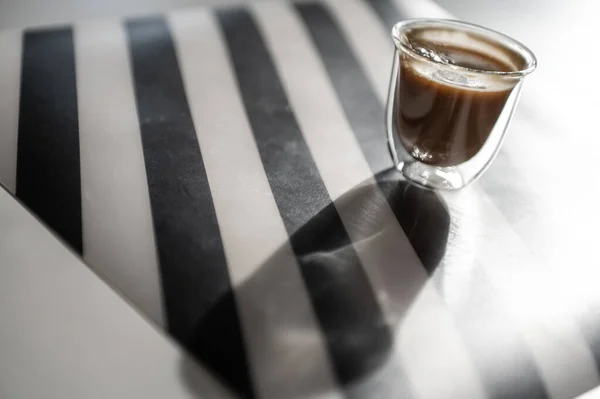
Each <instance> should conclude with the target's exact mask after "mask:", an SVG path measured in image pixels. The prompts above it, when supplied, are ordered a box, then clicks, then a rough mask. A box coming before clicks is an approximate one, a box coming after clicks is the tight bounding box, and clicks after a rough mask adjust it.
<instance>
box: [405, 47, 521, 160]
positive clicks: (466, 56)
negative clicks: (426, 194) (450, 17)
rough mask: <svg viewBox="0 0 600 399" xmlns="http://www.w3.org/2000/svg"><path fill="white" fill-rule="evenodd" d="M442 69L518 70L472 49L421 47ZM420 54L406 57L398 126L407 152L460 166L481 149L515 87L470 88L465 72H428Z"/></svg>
mask: <svg viewBox="0 0 600 399" xmlns="http://www.w3.org/2000/svg"><path fill="white" fill-rule="evenodd" d="M418 49H419V50H421V52H422V53H426V52H427V51H428V52H431V54H434V57H437V60H438V61H440V60H442V64H450V65H456V66H459V67H463V68H469V69H471V70H477V71H494V72H510V71H514V70H515V68H514V67H513V66H511V65H509V64H508V63H506V62H503V61H501V60H499V59H497V58H495V57H493V56H492V55H490V54H486V53H483V52H479V51H475V50H472V49H467V48H461V47H452V46H437V45H435V44H433V43H419V47H418ZM419 62H421V63H423V62H425V61H423V60H421V61H417V60H415V56H414V55H407V54H401V55H400V70H399V76H398V85H399V87H398V97H397V110H396V111H397V112H396V114H397V116H396V127H397V131H398V135H399V138H400V141H401V143H402V145H403V146H404V148H405V149H406V150H407V151H408V152H409V153H410V154H411V155H412V156H413V157H414V158H415V159H418V160H419V161H421V162H423V163H426V164H429V165H434V166H443V167H446V166H454V165H458V164H461V163H463V162H466V161H468V160H469V159H471V158H472V157H473V156H475V154H477V153H478V152H479V150H481V148H482V147H483V145H484V144H485V142H486V140H487V139H488V137H489V135H490V133H491V132H492V129H493V127H494V125H495V124H496V121H497V120H498V117H499V116H500V113H501V112H502V110H503V108H504V105H505V103H506V101H507V100H508V97H509V95H510V94H511V92H512V90H513V88H514V84H508V85H504V86H500V87H496V88H494V89H491V90H490V89H488V88H481V87H477V86H476V85H474V86H473V85H469V84H468V83H465V82H464V81H462V80H461V79H465V80H466V78H465V77H464V76H463V75H461V71H460V70H458V71H453V70H452V69H451V67H448V66H444V65H440V68H439V70H438V71H436V72H434V73H433V74H427V73H423V72H422V70H420V68H419Z"/></svg>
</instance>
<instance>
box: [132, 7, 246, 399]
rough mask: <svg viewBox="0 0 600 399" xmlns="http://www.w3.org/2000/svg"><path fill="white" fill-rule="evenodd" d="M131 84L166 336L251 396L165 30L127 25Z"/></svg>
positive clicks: (158, 25)
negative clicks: (134, 95)
mask: <svg viewBox="0 0 600 399" xmlns="http://www.w3.org/2000/svg"><path fill="white" fill-rule="evenodd" d="M127 34H128V40H129V47H130V54H131V63H132V70H133V80H134V86H135V94H136V102H137V110H138V117H139V121H140V129H141V135H142V146H143V151H144V160H145V164H146V174H147V179H148V188H149V194H150V203H151V207H152V217H153V221H154V230H155V235H156V244H157V247H158V248H157V249H158V255H159V259H160V270H161V276H162V285H163V293H164V303H165V307H166V314H167V320H168V325H169V330H170V332H171V333H172V334H173V335H174V337H175V338H176V339H177V340H179V341H180V342H181V343H182V344H183V345H184V346H185V347H186V348H188V349H189V350H191V351H192V352H193V353H194V355H196V356H197V357H198V358H199V359H200V360H201V361H202V362H204V363H205V364H206V365H207V366H209V367H210V368H212V369H213V370H214V371H215V372H216V373H218V374H220V375H221V376H222V377H223V378H224V379H225V380H226V381H227V383H228V384H230V385H232V386H233V387H234V388H235V389H237V390H238V391H239V392H240V393H241V394H243V395H244V396H245V397H249V396H252V387H251V382H250V377H249V372H248V363H247V359H246V355H245V351H244V345H243V338H242V333H241V328H240V325H239V319H238V312H237V309H236V305H235V300H234V296H233V293H232V287H231V283H230V280H229V275H228V271H227V264H226V259H225V255H224V251H223V244H222V242H221V236H220V232H219V226H218V224H217V218H216V215H215V209H214V206H213V201H212V197H211V192H210V188H209V185H208V181H207V177H206V171H205V169H204V164H203V162H202V155H201V152H200V148H199V145H198V141H197V138H196V133H195V130H194V126H193V122H192V118H191V114H190V110H189V106H188V103H187V99H186V95H185V91H184V86H183V82H182V79H181V75H180V71H179V65H178V62H177V57H176V54H175V49H174V45H173V41H172V39H171V35H170V32H169V29H168V27H167V25H166V23H165V22H164V20H163V19H160V18H156V19H154V18H152V19H143V20H134V21H130V22H128V23H127Z"/></svg>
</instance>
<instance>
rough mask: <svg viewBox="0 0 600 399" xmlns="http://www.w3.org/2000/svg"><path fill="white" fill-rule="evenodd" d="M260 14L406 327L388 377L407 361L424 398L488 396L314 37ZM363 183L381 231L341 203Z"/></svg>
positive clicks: (381, 292)
mask: <svg viewBox="0 0 600 399" xmlns="http://www.w3.org/2000/svg"><path fill="white" fill-rule="evenodd" d="M255 14H256V16H257V19H258V21H259V22H260V26H261V28H262V30H263V32H264V33H265V39H266V41H267V43H268V46H269V48H270V49H271V51H272V54H273V56H274V60H275V63H276V66H277V69H278V71H279V74H280V76H281V78H282V81H283V83H284V86H285V88H286V91H287V95H288V98H289V100H290V102H291V105H292V108H293V109H294V111H295V114H296V116H297V118H298V122H299V124H300V127H301V129H302V131H303V133H304V135H305V138H306V141H307V143H308V146H309V148H310V150H311V152H312V154H313V156H314V158H315V162H316V163H317V166H318V168H319V171H320V172H321V176H322V178H323V180H324V182H325V185H326V187H327V189H328V191H329V194H330V195H331V197H332V198H334V200H335V205H336V208H337V210H338V212H339V213H340V216H341V218H342V221H343V223H344V226H345V228H346V230H347V231H348V233H349V235H350V237H351V239H352V241H353V243H354V247H355V249H356V251H357V253H358V255H359V257H360V259H361V262H362V263H363V265H364V269H365V272H366V273H367V275H368V277H369V279H370V281H371V284H372V286H373V288H374V291H375V292H376V293H377V294H378V297H379V299H380V301H381V304H382V307H383V308H384V311H385V312H386V314H387V317H388V319H389V321H390V322H391V323H400V325H399V326H396V331H395V334H396V347H395V348H394V350H395V353H394V354H393V355H392V358H391V360H390V361H389V362H388V364H386V366H384V367H383V369H384V370H383V371H380V373H381V372H385V369H386V368H388V367H390V368H393V367H395V366H396V365H397V364H398V363H397V362H398V361H400V359H401V361H402V363H403V364H404V370H405V372H406V373H407V374H408V375H409V377H410V379H411V382H412V384H413V386H414V388H415V390H416V391H417V394H418V396H419V397H421V398H440V397H469V398H481V397H485V394H484V391H483V388H482V387H481V385H480V382H479V380H478V379H477V377H476V375H475V372H474V370H473V366H472V365H471V363H470V360H469V358H468V356H467V354H466V351H465V349H464V347H463V346H462V342H461V339H460V337H459V335H458V332H457V331H456V328H455V326H454V325H453V321H452V318H451V317H450V314H449V313H448V311H447V309H446V308H445V306H444V304H443V302H442V301H441V299H440V298H439V296H438V295H437V292H436V290H435V288H434V287H433V284H432V283H431V282H430V281H429V279H428V276H427V274H426V272H425V269H424V268H423V266H422V265H421V263H420V261H419V260H418V258H417V256H416V254H415V253H414V250H413V249H412V247H411V246H410V243H409V241H408V239H407V238H406V236H405V235H404V232H403V231H402V228H401V227H400V225H399V223H398V222H397V220H396V218H395V216H394V214H393V212H392V210H391V209H390V208H389V206H388V205H387V203H386V200H385V198H384V197H383V193H381V191H379V189H378V188H377V187H375V181H374V179H373V176H372V174H371V171H370V169H369V166H368V164H367V163H366V161H365V159H364V157H363V154H362V152H361V150H360V148H359V147H358V144H357V142H356V140H355V138H354V136H353V133H352V131H351V128H350V126H349V125H348V122H347V121H346V119H345V117H344V114H343V111H342V109H341V108H340V104H339V103H338V101H337V99H336V95H335V92H334V90H333V88H332V87H331V84H330V82H329V81H328V80H327V78H326V71H325V70H324V67H323V65H322V64H321V61H320V59H319V57H318V55H317V54H316V52H315V51H316V50H315V49H314V48H313V47H312V45H311V44H310V43H309V41H308V39H307V38H308V36H307V35H308V33H307V32H306V30H305V29H304V28H303V26H302V25H301V23H300V21H299V19H298V17H297V16H296V15H295V14H294V13H292V12H291V11H290V9H289V6H285V5H280V4H264V5H256V6H255ZM290 43H293V45H290ZM307 77H310V78H309V79H307ZM315 98H318V99H319V101H314V99H315ZM382 134H383V133H382ZM361 182H362V183H361ZM358 185H362V186H363V187H367V188H368V189H370V190H371V191H372V195H373V197H374V199H373V203H376V204H379V205H380V208H379V209H378V215H377V220H378V222H379V223H376V224H377V226H376V227H375V228H370V227H368V226H364V225H361V224H360V223H357V222H358V220H357V216H359V215H357V213H358V212H357V209H353V208H352V207H351V206H347V203H346V202H345V198H348V196H345V198H340V197H342V196H343V195H344V194H347V193H349V194H348V195H349V196H351V195H352V194H351V192H352V190H355V189H356V188H357V186H358ZM419 290H420V292H419ZM413 296H415V297H414V298H413ZM406 308H409V309H408V311H406Z"/></svg>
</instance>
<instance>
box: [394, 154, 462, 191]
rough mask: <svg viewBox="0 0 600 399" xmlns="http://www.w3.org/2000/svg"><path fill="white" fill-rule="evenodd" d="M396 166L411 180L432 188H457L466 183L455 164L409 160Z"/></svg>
mask: <svg viewBox="0 0 600 399" xmlns="http://www.w3.org/2000/svg"><path fill="white" fill-rule="evenodd" d="M397 168H398V170H399V171H400V173H402V175H403V176H404V177H405V178H406V179H408V180H410V181H411V182H413V183H416V184H417V185H419V186H423V187H426V188H430V189H434V190H458V189H461V188H463V187H464V186H466V185H467V183H466V182H465V180H464V179H463V177H462V175H461V174H460V172H459V170H458V168H456V167H455V166H449V167H441V166H432V165H427V164H424V163H421V162H418V161H414V162H410V161H409V162H400V163H399V164H398V166H397Z"/></svg>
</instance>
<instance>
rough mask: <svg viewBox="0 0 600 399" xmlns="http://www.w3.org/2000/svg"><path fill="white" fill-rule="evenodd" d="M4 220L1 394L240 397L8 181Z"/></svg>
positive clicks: (1, 199) (0, 236) (0, 214)
mask: <svg viewBox="0 0 600 399" xmlns="http://www.w3.org/2000/svg"><path fill="white" fill-rule="evenodd" d="M0 220H1V221H2V223H0V246H1V248H2V249H1V250H0V320H2V327H1V328H0V397H2V398H3V399H4V398H6V399H9V398H32V399H33V398H86V399H106V398H147V399H163V398H169V399H179V398H182V399H183V398H188V399H192V398H198V397H200V396H199V395H202V396H201V397H203V398H204V397H205V398H231V397H232V396H231V395H230V394H229V393H228V392H227V391H226V390H225V389H224V388H223V387H221V386H220V385H219V384H218V383H217V382H216V381H215V380H214V379H213V378H211V376H210V375H208V373H206V372H205V371H203V370H202V369H201V368H200V367H199V366H197V365H196V363H195V362H194V361H193V360H192V359H190V358H189V357H188V356H187V355H186V354H185V353H184V352H183V351H182V350H181V349H180V348H178V346H177V345H176V344H175V343H173V342H171V341H170V340H169V339H168V338H166V337H164V336H162V335H161V334H160V333H159V332H158V331H157V330H156V329H155V328H153V327H152V326H151V325H150V324H149V323H148V322H147V321H146V320H144V318H142V317H141V316H140V314H139V313H137V312H136V311H134V310H133V309H132V308H131V307H130V306H129V305H128V304H127V303H126V302H124V301H123V300H122V299H121V298H119V296H118V295H117V294H116V293H115V292H114V291H113V290H111V289H110V288H109V287H108V286H107V285H106V284H105V283H104V282H102V281H101V280H100V279H98V276H96V275H94V273H92V272H91V271H90V270H89V269H88V268H87V267H86V266H85V265H84V264H83V263H82V262H81V261H80V260H78V258H77V257H76V256H74V255H73V254H72V253H71V252H70V251H69V250H68V249H67V248H66V247H65V246H64V245H61V243H60V242H59V241H58V240H57V239H56V237H54V236H52V234H51V233H50V232H49V231H48V230H47V229H45V228H44V227H43V226H42V225H41V223H39V222H38V221H36V220H35V218H34V217H33V216H32V215H31V214H28V213H27V212H26V211H25V209H23V207H21V206H19V205H18V203H17V201H15V200H14V199H13V198H11V197H10V196H9V195H8V193H7V192H6V191H4V190H2V189H0Z"/></svg>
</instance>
